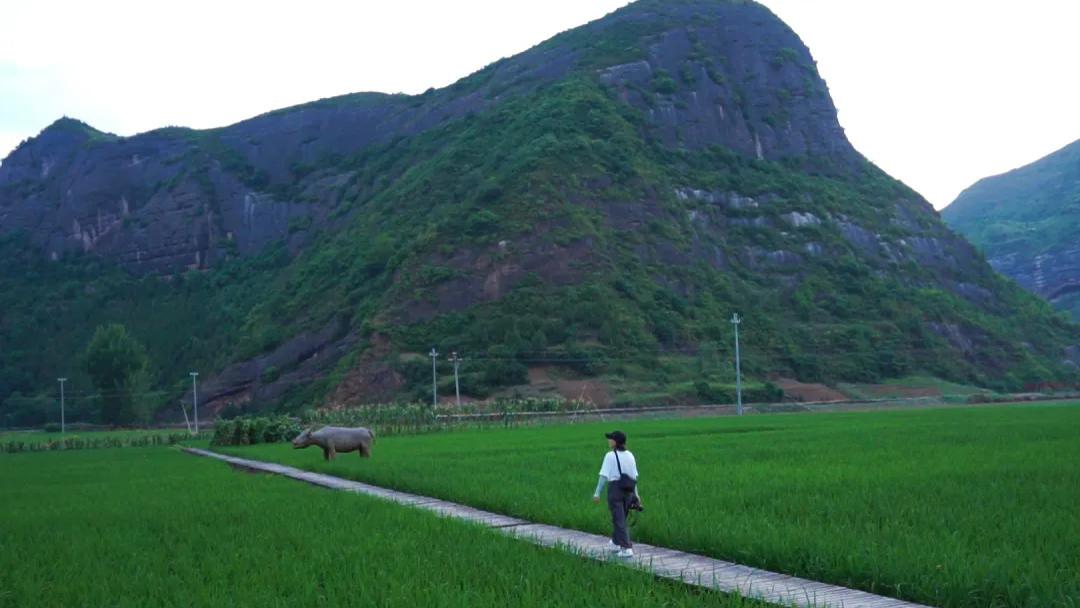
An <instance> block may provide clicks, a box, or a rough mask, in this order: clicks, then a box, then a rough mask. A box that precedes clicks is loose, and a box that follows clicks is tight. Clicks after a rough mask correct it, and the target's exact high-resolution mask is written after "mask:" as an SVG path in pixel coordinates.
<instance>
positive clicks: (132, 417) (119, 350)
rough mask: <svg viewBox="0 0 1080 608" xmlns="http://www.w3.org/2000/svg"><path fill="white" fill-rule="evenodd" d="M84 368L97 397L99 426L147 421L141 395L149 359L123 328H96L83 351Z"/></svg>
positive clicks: (147, 382)
mask: <svg viewBox="0 0 1080 608" xmlns="http://www.w3.org/2000/svg"><path fill="white" fill-rule="evenodd" d="M83 365H84V367H85V369H86V373H87V374H88V375H89V376H90V381H91V382H93V383H94V387H95V388H96V389H97V391H98V393H99V395H100V399H101V420H102V422H105V423H106V424H121V425H124V424H133V423H137V422H145V421H147V419H148V418H149V409H148V408H147V407H146V405H145V404H146V400H145V399H144V398H142V397H143V394H142V393H144V392H145V390H146V389H147V387H148V386H149V371H148V366H149V359H147V357H146V350H145V349H144V348H143V346H142V345H141V344H139V342H137V341H136V340H135V339H134V338H132V337H131V336H130V335H129V334H128V332H127V329H125V328H124V326H123V325H120V324H119V323H112V324H110V325H103V326H100V327H98V328H97V330H96V331H95V332H94V337H93V338H91V339H90V344H89V345H87V347H86V352H85V354H84V355H83Z"/></svg>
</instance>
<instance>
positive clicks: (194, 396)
mask: <svg viewBox="0 0 1080 608" xmlns="http://www.w3.org/2000/svg"><path fill="white" fill-rule="evenodd" d="M188 375H189V376H191V405H192V409H193V410H194V412H195V434H196V435H198V434H199V384H198V382H197V381H196V378H198V377H199V372H189V373H188Z"/></svg>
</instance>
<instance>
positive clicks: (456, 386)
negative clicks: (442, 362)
mask: <svg viewBox="0 0 1080 608" xmlns="http://www.w3.org/2000/svg"><path fill="white" fill-rule="evenodd" d="M450 360H451V361H453V362H454V395H456V396H457V404H458V407H461V385H460V384H459V383H458V367H459V366H460V365H461V357H459V356H458V354H457V351H456V350H455V351H454V352H453V353H452V354H451V355H450Z"/></svg>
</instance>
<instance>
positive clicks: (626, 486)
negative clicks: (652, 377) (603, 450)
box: [593, 431, 641, 557]
mask: <svg viewBox="0 0 1080 608" xmlns="http://www.w3.org/2000/svg"><path fill="white" fill-rule="evenodd" d="M604 436H605V437H607V440H608V447H609V448H611V451H610V452H608V453H607V454H605V455H604V463H603V464H602V465H601V466H600V482H599V483H597V484H596V492H594V493H593V502H596V503H598V502H600V490H602V489H603V488H604V486H605V485H606V486H607V503H608V509H609V510H610V511H611V525H612V532H611V540H609V541H608V548H609V549H610V550H611V551H612V552H616V555H617V556H618V557H634V549H633V546H634V545H633V544H632V543H631V542H630V531H629V530H628V529H627V527H626V516H627V514H629V512H630V505H631V504H632V502H633V501H634V500H635V499H636V500H637V501H638V502H640V501H641V497H640V496H639V495H638V491H637V478H638V470H637V461H636V460H634V455H633V454H632V453H631V452H630V450H628V449H626V433H623V432H622V431H614V432H611V433H606V434H605V435H604Z"/></svg>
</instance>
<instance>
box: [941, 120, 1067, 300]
mask: <svg viewBox="0 0 1080 608" xmlns="http://www.w3.org/2000/svg"><path fill="white" fill-rule="evenodd" d="M941 216H942V218H943V219H944V220H945V221H946V223H948V224H949V225H950V226H952V227H953V228H954V229H955V230H957V231H958V232H960V233H961V234H963V235H964V236H966V237H967V238H968V239H969V240H971V242H973V243H975V244H976V245H977V246H978V247H979V248H981V249H982V250H983V251H984V252H985V254H986V257H987V258H988V260H989V262H990V265H991V266H993V267H994V268H995V269H997V270H998V271H1000V272H1002V273H1003V274H1005V275H1007V276H1009V277H1012V278H1013V279H1014V280H1016V282H1017V283H1020V284H1021V285H1023V286H1024V287H1026V288H1027V289H1029V290H1031V291H1032V292H1034V293H1037V294H1039V295H1041V296H1043V297H1044V298H1046V299H1048V300H1050V301H1051V302H1053V303H1054V304H1055V305H1057V306H1058V307H1059V308H1061V309H1062V310H1066V311H1069V312H1070V313H1071V314H1072V315H1073V316H1074V318H1076V319H1077V320H1080V141H1077V142H1073V143H1072V144H1069V145H1068V146H1065V147H1064V148H1062V149H1060V150H1058V151H1057V152H1054V153H1053V154H1051V155H1049V156H1047V157H1045V158H1042V159H1040V160H1037V161H1035V162H1033V163H1031V164H1030V165H1026V166H1024V167H1021V168H1019V169H1016V170H1013V171H1010V172H1008V173H1005V174H1002V175H996V176H994V177H988V178H986V179H982V180H979V181H978V182H976V183H975V185H973V186H971V187H970V188H968V189H967V190H965V191H964V192H962V193H961V194H960V196H959V197H957V199H956V200H955V201H954V202H953V203H952V204H951V205H949V206H948V207H947V208H946V209H945V210H944V211H942V212H941Z"/></svg>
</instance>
